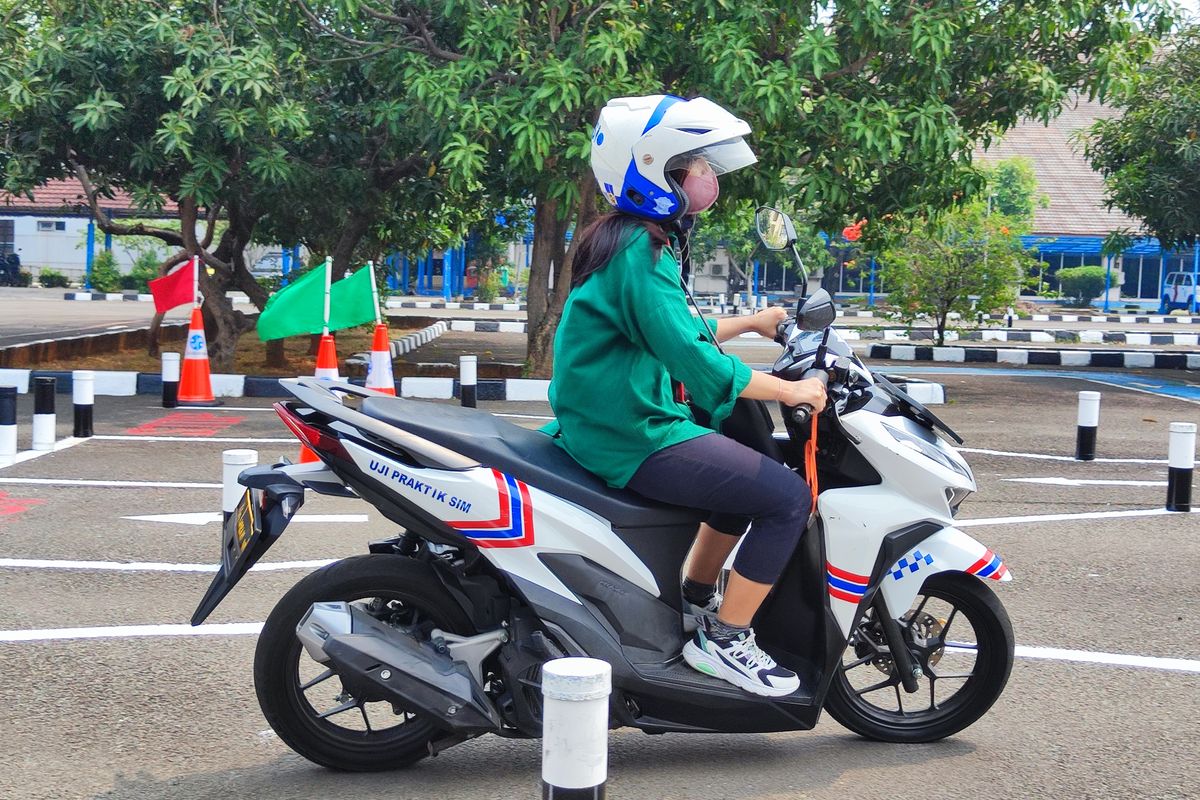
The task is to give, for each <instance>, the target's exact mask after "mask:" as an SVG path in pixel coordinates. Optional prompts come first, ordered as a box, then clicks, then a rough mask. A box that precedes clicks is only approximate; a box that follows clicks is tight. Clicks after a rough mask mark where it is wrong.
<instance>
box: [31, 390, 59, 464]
mask: <svg viewBox="0 0 1200 800" xmlns="http://www.w3.org/2000/svg"><path fill="white" fill-rule="evenodd" d="M56 383H57V381H55V380H54V378H34V379H33V449H34V450H53V449H54V437H55V426H56V418H55V415H54V392H55V384H56Z"/></svg>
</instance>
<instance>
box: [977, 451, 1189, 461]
mask: <svg viewBox="0 0 1200 800" xmlns="http://www.w3.org/2000/svg"><path fill="white" fill-rule="evenodd" d="M958 451H959V452H960V453H979V454H981V455H985V456H1010V457H1012V458H1036V459H1041V460H1044V461H1075V462H1076V463H1079V464H1084V463H1092V462H1099V463H1102V464H1165V463H1167V460H1166V459H1165V458H1095V459H1092V462H1084V461H1076V459H1075V457H1074V456H1052V455H1047V454H1045V453H1010V452H1008V451H1007V450H981V449H978V448H975V447H960V448H958Z"/></svg>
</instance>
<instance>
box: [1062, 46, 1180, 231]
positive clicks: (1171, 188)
mask: <svg viewBox="0 0 1200 800" xmlns="http://www.w3.org/2000/svg"><path fill="white" fill-rule="evenodd" d="M1111 102H1112V104H1113V105H1115V106H1117V107H1118V108H1120V109H1121V110H1122V114H1121V116H1119V117H1114V118H1112V119H1105V120H1100V121H1099V122H1097V123H1096V124H1095V125H1093V126H1092V128H1091V130H1090V132H1089V133H1088V134H1087V135H1085V136H1083V137H1082V141H1083V144H1084V153H1085V155H1086V156H1087V157H1088V159H1089V160H1090V161H1091V163H1092V167H1093V168H1094V169H1096V170H1097V171H1099V172H1100V173H1101V174H1103V175H1104V179H1105V180H1104V182H1105V186H1106V188H1107V200H1108V203H1109V204H1110V205H1111V206H1116V207H1117V208H1119V209H1121V210H1122V211H1124V212H1125V213H1126V214H1129V215H1130V216H1132V217H1135V218H1137V219H1140V220H1141V221H1142V222H1143V223H1144V224H1145V227H1146V229H1147V230H1148V231H1149V232H1150V233H1151V234H1153V235H1154V236H1157V237H1158V239H1159V241H1160V242H1162V243H1163V245H1164V246H1165V247H1176V246H1182V245H1187V244H1191V243H1193V242H1195V241H1196V240H1197V237H1198V236H1200V26H1193V27H1190V28H1187V29H1185V30H1182V31H1180V32H1179V33H1177V34H1176V35H1175V36H1173V37H1172V38H1171V39H1170V40H1169V41H1168V42H1166V46H1165V47H1163V49H1162V51H1161V53H1160V57H1159V58H1157V59H1156V60H1155V61H1153V62H1152V63H1150V64H1147V65H1146V66H1144V67H1143V68H1142V69H1141V71H1140V72H1138V73H1137V75H1136V76H1135V77H1134V78H1133V79H1132V80H1131V81H1129V83H1128V84H1127V85H1126V86H1125V87H1123V91H1122V92H1121V93H1120V94H1119V95H1118V96H1116V97H1115V98H1114V99H1113V100H1112V101H1111Z"/></svg>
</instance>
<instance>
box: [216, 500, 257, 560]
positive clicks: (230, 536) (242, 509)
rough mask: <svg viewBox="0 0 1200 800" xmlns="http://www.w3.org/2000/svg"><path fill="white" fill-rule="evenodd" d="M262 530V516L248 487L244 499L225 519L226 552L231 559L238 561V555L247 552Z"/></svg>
mask: <svg viewBox="0 0 1200 800" xmlns="http://www.w3.org/2000/svg"><path fill="white" fill-rule="evenodd" d="M261 531H262V518H261V517H260V516H259V510H258V508H257V504H256V503H255V502H254V495H253V494H252V492H251V490H249V489H247V490H246V492H245V493H244V494H243V495H242V499H241V500H239V501H238V504H237V508H235V509H234V510H233V514H232V515H231V516H230V517H229V519H228V520H226V521H225V530H224V532H223V535H224V539H225V553H226V554H227V557H228V559H229V561H230V562H231V563H232V562H236V561H237V559H238V557H239V556H241V554H242V553H244V552H246V548H247V547H249V546H250V542H252V541H254V537H255V534H257V533H259V532H261Z"/></svg>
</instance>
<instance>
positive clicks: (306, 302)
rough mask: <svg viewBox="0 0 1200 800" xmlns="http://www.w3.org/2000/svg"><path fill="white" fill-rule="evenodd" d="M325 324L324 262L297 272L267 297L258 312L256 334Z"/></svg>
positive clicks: (299, 331) (316, 329) (269, 335)
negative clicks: (299, 272)
mask: <svg viewBox="0 0 1200 800" xmlns="http://www.w3.org/2000/svg"><path fill="white" fill-rule="evenodd" d="M324 325H325V265H324V264H322V265H321V266H319V267H316V268H315V269H310V270H309V271H308V272H306V273H304V274H303V275H301V276H300V277H299V278H297V279H296V280H294V281H293V282H292V283H290V284H288V285H287V286H285V287H283V288H282V289H280V290H279V291H278V292H276V293H275V294H273V295H271V297H270V298H269V299H268V300H267V305H266V307H265V308H264V309H263V310H262V313H261V314H259V315H258V338H259V339H262V340H263V341H264V342H266V341H269V340H271V339H282V338H283V337H285V336H301V335H303V334H306V333H320V332H321V329H322V328H323V327H324Z"/></svg>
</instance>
